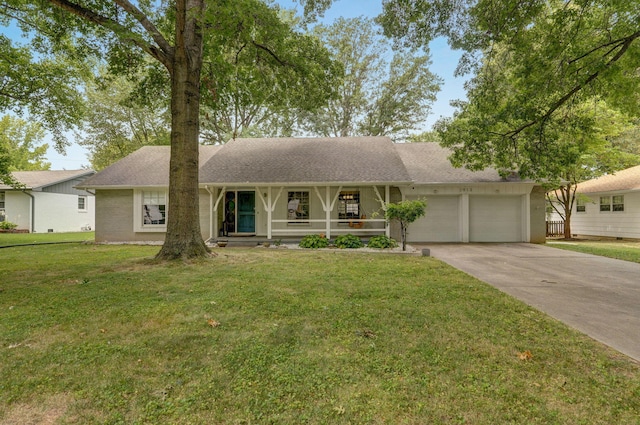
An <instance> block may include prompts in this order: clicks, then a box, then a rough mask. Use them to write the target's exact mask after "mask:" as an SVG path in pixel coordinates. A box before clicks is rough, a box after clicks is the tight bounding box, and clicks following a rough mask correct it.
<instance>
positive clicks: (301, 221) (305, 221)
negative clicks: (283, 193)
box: [287, 189, 311, 226]
mask: <svg viewBox="0 0 640 425" xmlns="http://www.w3.org/2000/svg"><path fill="white" fill-rule="evenodd" d="M296 194H299V195H301V196H300V198H302V199H301V201H304V200H306V203H305V202H300V204H298V207H297V209H298V210H299V209H302V212H305V208H304V206H305V204H306V217H304V216H303V217H299V218H298V217H296V218H295V219H292V218H291V217H290V215H289V203H290V202H291V201H292V200H293V199H296V198H292V195H293V196H295V195H296ZM310 219H311V191H309V190H302V189H300V190H296V189H290V190H288V191H287V220H289V221H288V222H287V225H293V226H300V225H309V224H310V222H309V220H310Z"/></svg>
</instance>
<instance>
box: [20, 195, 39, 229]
mask: <svg viewBox="0 0 640 425" xmlns="http://www.w3.org/2000/svg"><path fill="white" fill-rule="evenodd" d="M22 193H24V194H25V195H27V196H28V197H29V198H31V229H29V233H33V232H34V231H35V228H36V197H35V196H33V195H32V194H30V193H29V192H27V191H26V190H25V189H22Z"/></svg>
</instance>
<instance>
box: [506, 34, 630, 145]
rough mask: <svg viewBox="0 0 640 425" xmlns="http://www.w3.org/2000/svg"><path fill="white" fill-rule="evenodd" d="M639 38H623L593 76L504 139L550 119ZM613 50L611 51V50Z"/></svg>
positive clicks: (507, 134)
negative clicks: (615, 50) (613, 53)
mask: <svg viewBox="0 0 640 425" xmlns="http://www.w3.org/2000/svg"><path fill="white" fill-rule="evenodd" d="M639 37H640V31H636V32H635V33H633V34H631V35H630V36H628V37H626V38H623V39H621V40H624V42H622V43H621V44H620V45H619V48H620V50H619V51H618V52H617V53H616V54H615V55H614V56H613V57H612V58H611V59H609V61H608V62H607V63H606V64H605V65H604V67H603V68H600V69H598V70H597V71H595V72H594V73H593V74H591V75H589V76H588V77H587V78H586V79H585V80H584V81H583V82H582V83H580V84H577V85H575V86H574V87H573V88H572V89H571V90H569V92H567V93H566V94H565V95H564V96H562V97H561V98H560V99H558V100H557V101H556V102H555V103H553V104H552V105H551V107H550V108H549V109H548V110H547V112H545V113H544V114H543V115H541V116H540V117H538V118H536V119H533V120H531V121H530V122H528V123H526V124H524V125H522V126H520V127H519V128H517V129H515V130H513V131H510V132H508V133H505V134H503V136H504V137H515V136H517V135H518V134H520V133H521V132H523V131H524V130H526V129H527V128H529V127H532V126H534V125H536V124H538V123H540V122H543V121H546V120H547V119H549V118H550V117H551V115H552V114H553V113H554V112H555V111H556V110H558V108H560V107H561V106H562V105H564V104H565V103H566V102H567V101H568V100H569V99H571V98H572V97H573V95H575V94H576V93H578V92H579V91H580V90H582V89H583V88H585V87H586V86H588V85H589V84H590V83H591V82H593V81H594V80H595V79H596V78H598V77H599V76H600V73H601V72H602V71H603V70H605V69H607V68H610V67H611V66H612V65H613V64H614V63H616V62H617V61H618V60H619V59H620V58H621V57H622V55H624V54H625V53H626V51H627V50H628V49H629V46H631V43H633V42H634V41H635V40H636V39H638V38H639ZM612 50H613V49H612ZM612 50H610V51H612Z"/></svg>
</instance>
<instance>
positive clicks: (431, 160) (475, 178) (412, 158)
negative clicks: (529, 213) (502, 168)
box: [395, 143, 503, 184]
mask: <svg viewBox="0 0 640 425" xmlns="http://www.w3.org/2000/svg"><path fill="white" fill-rule="evenodd" d="M395 147H396V150H397V151H398V153H399V154H400V158H402V161H403V162H404V165H405V167H407V171H408V172H409V175H410V176H411V179H412V181H413V182H415V183H423V184H424V183H482V182H498V181H503V180H502V178H501V177H500V175H499V174H498V172H497V171H496V170H493V169H490V168H487V169H485V170H483V171H470V170H467V169H466V168H455V167H454V166H453V165H451V162H450V161H449V159H448V157H449V155H451V151H449V150H447V149H445V148H443V147H441V146H440V145H439V144H437V143H398V144H396V145H395Z"/></svg>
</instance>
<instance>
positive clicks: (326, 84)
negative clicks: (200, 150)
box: [202, 3, 342, 143]
mask: <svg viewBox="0 0 640 425" xmlns="http://www.w3.org/2000/svg"><path fill="white" fill-rule="evenodd" d="M253 7H254V9H252V10H251V12H250V13H249V11H243V10H239V11H238V16H239V18H238V19H239V20H240V21H241V22H242V25H241V27H239V28H238V30H237V31H235V32H233V33H232V34H230V36H229V37H228V38H227V39H226V40H225V42H224V44H223V45H222V47H220V46H218V45H215V46H212V47H215V49H210V50H207V51H206V56H205V64H204V70H203V86H204V90H203V105H204V108H203V113H204V118H203V120H202V122H203V139H204V140H205V142H206V143H225V142H226V141H228V140H230V139H235V138H237V137H239V136H240V135H251V136H257V135H268V136H280V135H290V133H291V132H292V129H293V123H294V121H295V116H296V115H295V114H296V113H297V112H300V111H305V112H308V113H314V111H316V110H317V109H318V108H320V107H321V106H324V105H325V104H326V102H327V100H328V99H330V98H333V97H335V94H336V91H335V88H336V86H337V85H338V79H339V77H340V76H341V75H342V68H341V66H340V64H339V63H338V62H336V61H333V60H332V59H331V57H330V56H329V53H328V51H327V49H326V48H325V47H324V46H323V45H322V44H321V43H320V41H319V40H318V39H317V38H316V37H314V36H312V35H308V34H305V33H303V32H302V30H301V29H300V28H298V22H297V19H296V18H295V17H294V16H293V15H292V13H291V12H289V11H279V13H273V12H272V11H270V9H269V8H268V7H267V6H266V5H265V4H262V3H258V4H256V5H254V6H253ZM258 7H259V8H261V9H264V11H263V12H260V13H258V11H257V10H256V9H255V8H258ZM240 17H241V18H240ZM207 46H208V43H205V47H207ZM292 114H293V115H292Z"/></svg>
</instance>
